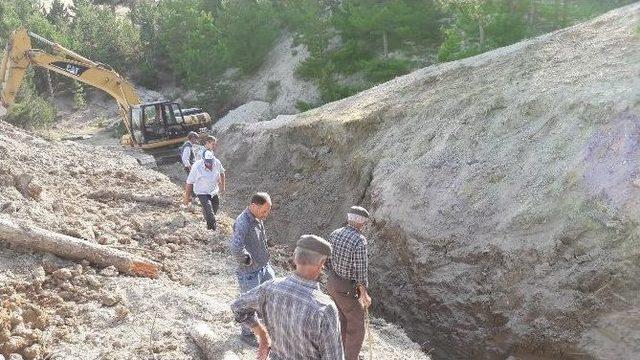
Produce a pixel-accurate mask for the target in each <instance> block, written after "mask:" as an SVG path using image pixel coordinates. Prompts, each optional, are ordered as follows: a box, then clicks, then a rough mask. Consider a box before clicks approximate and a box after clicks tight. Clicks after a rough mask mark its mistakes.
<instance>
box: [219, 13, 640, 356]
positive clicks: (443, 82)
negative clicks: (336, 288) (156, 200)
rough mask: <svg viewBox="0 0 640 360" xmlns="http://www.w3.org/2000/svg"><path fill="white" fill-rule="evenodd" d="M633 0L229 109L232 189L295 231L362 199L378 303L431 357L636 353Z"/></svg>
mask: <svg viewBox="0 0 640 360" xmlns="http://www.w3.org/2000/svg"><path fill="white" fill-rule="evenodd" d="M639 7H640V6H639V5H632V6H629V7H626V8H623V9H620V10H616V11H613V12H611V13H608V14H606V15H604V16H602V17H600V18H597V19H595V20H593V21H590V22H588V23H585V24H581V25H578V26H575V27H572V28H569V29H566V30H562V31H559V32H556V33H553V34H550V35H546V36H543V37H541V38H537V39H534V40H531V41H527V42H523V43H519V44H516V45H513V46H510V47H508V48H504V49H499V50H497V51H493V52H490V53H487V54H483V55H481V56H478V57H474V58H470V59H466V60H463V61H458V62H453V63H447V64H443V65H439V66H434V67H429V68H426V69H422V70H419V71H416V72H414V73H412V74H409V75H407V76H404V77H401V78H398V79H396V80H393V81H391V82H388V83H385V84H382V85H379V86H377V87H375V88H373V89H370V90H367V91H365V92H362V93H360V94H357V95H355V96H353V97H351V98H348V99H344V100H342V101H339V102H336V103H331V104H328V105H326V106H323V107H321V108H318V109H314V110H312V111H309V112H307V113H304V114H301V115H298V116H297V117H295V118H280V119H276V120H274V121H270V122H263V123H259V124H255V125H246V126H242V125H234V126H232V127H231V128H229V129H228V130H227V131H225V132H223V133H222V134H220V138H221V144H220V148H219V154H220V156H221V157H222V158H223V159H224V161H225V162H226V163H227V164H230V166H229V167H228V168H229V174H230V178H235V179H237V180H235V182H236V183H238V184H240V185H239V186H238V187H237V188H236V189H235V190H234V198H236V199H242V198H245V197H246V196H247V195H248V194H249V193H250V192H252V191H254V190H255V189H256V188H261V189H264V190H267V191H269V192H271V193H272V194H273V195H274V199H275V204H276V209H275V210H276V211H274V215H273V220H272V221H273V222H272V224H273V225H272V228H273V229H274V230H275V235H274V238H275V239H276V240H277V241H279V242H283V243H289V244H291V243H292V241H293V240H294V239H296V237H297V236H298V235H300V234H302V233H308V232H314V233H318V234H321V235H327V234H328V233H329V232H330V231H331V230H332V229H333V228H335V227H337V226H339V225H340V224H341V223H342V221H343V213H344V211H345V210H346V209H347V208H348V206H350V205H352V204H354V203H358V204H362V205H364V206H367V207H370V208H371V209H372V211H373V216H374V218H375V222H374V226H373V227H372V229H370V230H369V231H368V235H369V238H370V239H372V246H371V254H372V257H371V265H372V280H373V287H374V294H375V297H376V299H377V300H376V301H374V306H375V308H376V309H377V310H378V311H380V312H382V313H384V314H387V316H389V317H390V318H392V319H394V320H398V321H400V322H401V323H402V325H403V326H404V327H405V328H407V329H408V330H409V331H410V332H411V334H412V335H413V336H414V339H417V340H418V341H419V342H421V343H422V342H425V346H426V347H435V349H436V350H435V351H436V355H437V357H442V358H469V357H473V358H494V357H496V356H497V357H506V356H509V355H510V354H520V353H530V354H538V355H541V356H549V357H557V356H562V357H571V356H573V357H580V356H582V357H587V358H588V357H593V358H633V355H634V354H636V353H637V351H638V349H639V347H640V345H639V343H640V341H639V339H638V338H637V336H636V335H635V334H637V329H638V327H639V326H640V325H639V324H638V320H633V319H630V318H629V320H628V321H626V322H623V323H617V324H616V325H615V326H614V325H613V323H614V321H612V319H617V318H622V317H626V316H627V315H631V314H637V312H638V308H639V305H638V303H637V293H638V291H639V289H640V280H639V279H640V277H639V276H638V275H640V253H639V252H638V251H639V250H638V249H639V248H640V244H638V238H639V237H638V223H637V218H638V215H640V191H639V189H638V188H636V187H634V185H633V183H634V180H636V179H637V178H638V176H639V175H640V171H639V169H640V160H638V159H640V145H639V144H640V132H638V125H637V124H638V114H640V112H639V110H640V108H639V107H638V104H639V102H638V100H639V99H640V81H639V80H638V74H640V65H639V64H640V39H639V35H638V32H637V27H638V16H639ZM636 319H637V318H636ZM606 334H615V336H608V335H606ZM572 354H573V355H572Z"/></svg>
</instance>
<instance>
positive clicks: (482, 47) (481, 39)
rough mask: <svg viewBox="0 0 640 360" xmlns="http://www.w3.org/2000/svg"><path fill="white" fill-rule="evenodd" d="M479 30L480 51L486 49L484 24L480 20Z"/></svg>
mask: <svg viewBox="0 0 640 360" xmlns="http://www.w3.org/2000/svg"><path fill="white" fill-rule="evenodd" d="M478 31H479V32H480V52H483V51H484V42H485V39H484V26H483V25H482V21H479V22H478Z"/></svg>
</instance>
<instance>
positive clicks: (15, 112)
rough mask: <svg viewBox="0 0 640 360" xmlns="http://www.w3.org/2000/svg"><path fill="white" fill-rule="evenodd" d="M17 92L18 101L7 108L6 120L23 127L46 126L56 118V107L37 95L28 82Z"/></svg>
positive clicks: (36, 127) (35, 127)
mask: <svg viewBox="0 0 640 360" xmlns="http://www.w3.org/2000/svg"><path fill="white" fill-rule="evenodd" d="M25 85H26V86H23V87H22V88H21V90H20V93H19V94H18V100H19V101H18V102H16V103H14V104H13V106H11V107H10V108H9V113H8V114H7V117H6V121H7V122H9V123H11V124H14V125H16V126H20V127H22V128H25V129H40V128H46V127H48V126H50V125H51V124H53V123H54V122H55V120H56V108H55V107H54V106H53V104H51V103H50V102H49V101H47V100H45V99H44V98H42V97H41V96H38V95H37V94H36V93H35V92H34V90H33V87H32V86H30V84H25Z"/></svg>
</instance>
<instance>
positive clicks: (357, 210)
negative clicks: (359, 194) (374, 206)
mask: <svg viewBox="0 0 640 360" xmlns="http://www.w3.org/2000/svg"><path fill="white" fill-rule="evenodd" d="M349 214H353V215H358V216H362V217H363V218H367V219H368V218H369V212H368V211H367V209H365V208H363V207H360V206H352V207H351V209H349Z"/></svg>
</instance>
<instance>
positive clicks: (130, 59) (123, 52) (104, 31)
mask: <svg viewBox="0 0 640 360" xmlns="http://www.w3.org/2000/svg"><path fill="white" fill-rule="evenodd" d="M75 13H76V16H75V17H74V18H73V22H72V23H71V33H72V37H73V39H72V40H73V45H72V46H73V47H72V49H73V50H74V51H75V52H77V53H79V54H81V55H82V56H84V57H87V58H89V59H91V60H93V61H96V62H101V63H104V64H108V65H111V66H112V67H113V68H114V69H117V70H119V71H120V72H123V73H124V71H126V70H129V69H131V70H133V69H135V68H136V64H137V63H138V62H139V61H140V55H141V50H142V46H141V43H140V33H139V31H138V29H137V27H135V26H134V25H133V24H132V23H131V21H130V20H129V19H128V18H125V17H122V16H119V15H117V14H115V13H113V12H112V11H111V10H110V9H107V8H101V7H98V6H96V5H93V4H91V3H89V2H88V1H87V0H76V1H75Z"/></svg>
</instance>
